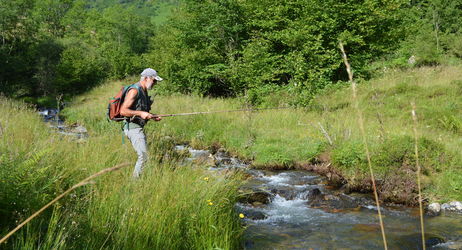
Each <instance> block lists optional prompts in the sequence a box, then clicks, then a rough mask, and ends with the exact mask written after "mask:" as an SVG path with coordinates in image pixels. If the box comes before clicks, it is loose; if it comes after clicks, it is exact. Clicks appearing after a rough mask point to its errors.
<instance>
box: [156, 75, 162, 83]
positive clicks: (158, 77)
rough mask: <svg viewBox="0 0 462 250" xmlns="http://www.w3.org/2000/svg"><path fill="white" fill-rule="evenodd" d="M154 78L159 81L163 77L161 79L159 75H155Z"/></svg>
mask: <svg viewBox="0 0 462 250" xmlns="http://www.w3.org/2000/svg"><path fill="white" fill-rule="evenodd" d="M154 79H156V80H157V81H159V82H160V81H162V80H164V79H162V78H161V77H160V76H155V77H154Z"/></svg>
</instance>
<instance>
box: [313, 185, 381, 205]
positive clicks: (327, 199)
mask: <svg viewBox="0 0 462 250" xmlns="http://www.w3.org/2000/svg"><path fill="white" fill-rule="evenodd" d="M307 198H308V205H309V206H311V207H323V208H328V209H336V210H338V209H352V208H358V207H360V206H366V205H370V204H371V203H372V202H371V201H370V200H369V199H366V198H354V197H351V196H348V195H345V194H340V195H332V194H323V193H322V192H321V190H319V189H318V188H315V189H313V190H312V191H311V192H310V193H309V194H308V196H307Z"/></svg>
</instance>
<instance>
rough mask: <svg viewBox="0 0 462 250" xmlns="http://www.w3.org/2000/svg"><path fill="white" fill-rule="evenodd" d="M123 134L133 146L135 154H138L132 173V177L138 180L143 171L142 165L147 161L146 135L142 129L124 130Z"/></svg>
mask: <svg viewBox="0 0 462 250" xmlns="http://www.w3.org/2000/svg"><path fill="white" fill-rule="evenodd" d="M124 132H125V134H126V135H127V137H128V139H130V142H131V143H132V145H133V148H134V149H135V151H136V153H137V154H138V160H137V161H136V165H135V170H134V171H133V177H135V178H138V177H140V175H141V172H142V171H143V168H144V165H145V163H146V161H147V160H148V147H147V144H146V135H145V134H144V131H143V129H142V128H133V129H128V130H127V129H125V130H124Z"/></svg>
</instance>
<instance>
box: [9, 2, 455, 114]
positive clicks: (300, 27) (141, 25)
mask: <svg viewBox="0 0 462 250" xmlns="http://www.w3.org/2000/svg"><path fill="white" fill-rule="evenodd" d="M0 16H1V17H2V18H1V19H0V25H1V26H0V30H1V33H0V36H1V44H0V60H1V67H0V71H1V73H0V91H1V92H2V93H4V94H5V95H6V96H10V97H15V98H19V99H23V100H25V101H28V102H33V103H37V104H39V105H46V104H49V102H50V100H54V99H55V97H56V96H58V95H61V94H63V95H64V96H65V98H69V97H71V96H73V95H75V94H79V93H82V92H85V91H87V90H89V89H91V88H92V87H94V86H96V85H98V84H100V83H101V82H102V80H104V79H108V78H113V79H121V78H125V77H127V76H129V75H136V74H137V73H138V72H140V70H142V69H143V68H145V67H153V68H155V69H157V70H158V71H159V72H160V75H161V76H162V77H164V78H165V79H166V81H165V82H166V83H165V84H163V86H162V87H161V88H160V89H159V92H161V93H162V92H163V93H171V92H181V93H194V94H198V95H201V96H204V95H207V96H242V95H246V96H247V97H248V98H250V100H251V101H252V102H254V104H258V103H259V102H261V100H260V97H261V96H264V95H265V93H268V92H277V91H283V92H285V93H288V94H290V95H291V96H293V97H294V98H293V104H295V105H307V104H309V103H310V100H311V97H312V96H313V95H315V94H316V93H319V91H320V90H322V89H323V88H325V87H326V86H328V85H333V84H336V83H338V82H341V81H344V80H346V79H347V75H346V72H345V70H344V67H343V65H342V59H341V56H340V52H339V49H338V43H339V41H342V42H343V43H345V44H346V50H347V53H348V54H349V56H350V58H351V62H352V65H353V68H354V70H355V74H356V76H358V77H360V78H368V77H370V76H372V75H374V74H377V73H378V72H380V71H382V70H383V69H387V68H390V67H418V66H421V65H437V64H442V63H448V64H450V63H457V62H458V61H459V60H460V59H461V58H462V34H461V29H462V0H451V1H449V0H427V1H414V0H413V1H408V0H406V1H405V0H363V1H353V0H348V1H341V2H338V1H333V0H326V1H318V0H284V1H280V0H278V1H276V0H265V1H262V0H213V1H198V0H183V1H177V0H164V1H162V0H158V1H149V0H133V1H130V0H119V1H107V0H106V1H103V0H0Z"/></svg>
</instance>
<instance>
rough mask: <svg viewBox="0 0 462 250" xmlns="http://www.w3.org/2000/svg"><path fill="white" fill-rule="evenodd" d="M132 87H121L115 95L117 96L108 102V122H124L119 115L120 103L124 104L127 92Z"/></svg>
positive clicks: (123, 118) (122, 117)
mask: <svg viewBox="0 0 462 250" xmlns="http://www.w3.org/2000/svg"><path fill="white" fill-rule="evenodd" d="M132 85H133V84H131V85H128V86H124V87H122V88H121V89H120V90H119V92H118V93H117V95H116V96H114V97H113V98H111V99H110V100H109V104H108V106H107V118H108V119H109V120H111V121H116V122H120V121H123V120H125V117H124V116H122V115H121V114H120V108H121V107H122V103H123V102H124V99H125V94H127V90H128V89H129V88H130V87H131V86H132Z"/></svg>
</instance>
